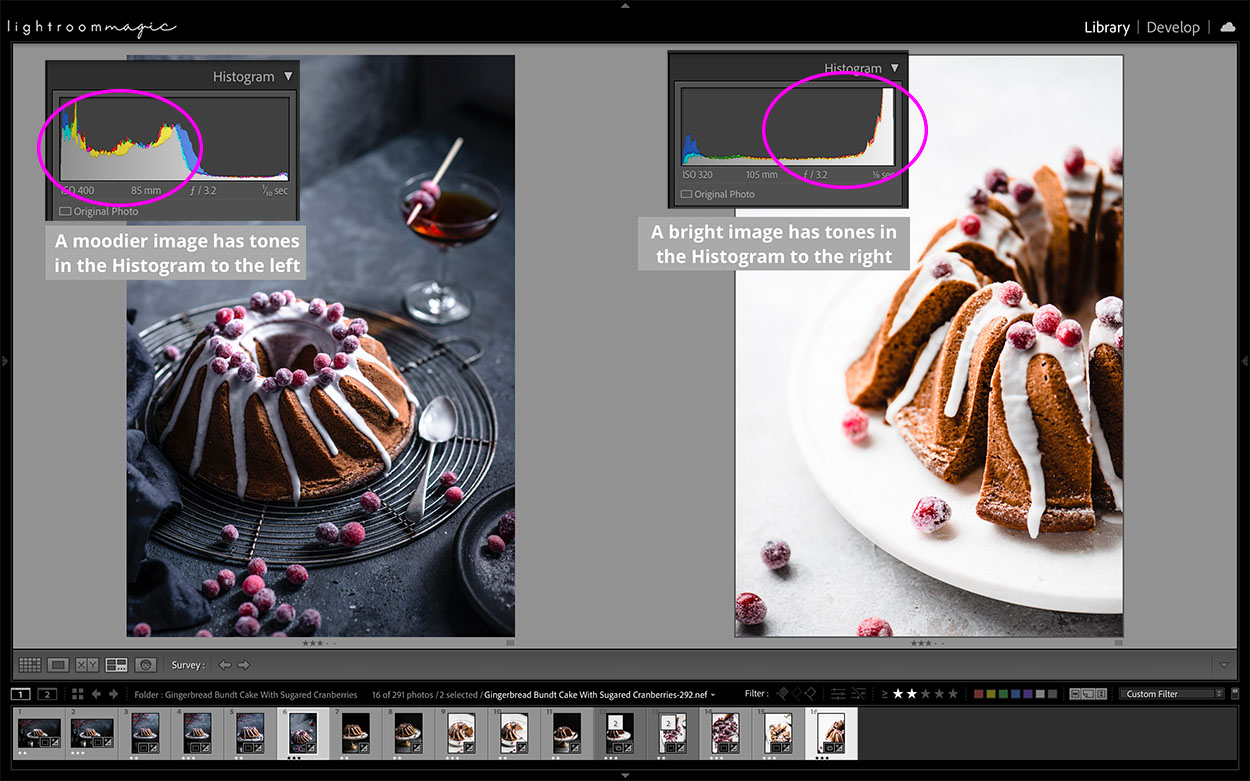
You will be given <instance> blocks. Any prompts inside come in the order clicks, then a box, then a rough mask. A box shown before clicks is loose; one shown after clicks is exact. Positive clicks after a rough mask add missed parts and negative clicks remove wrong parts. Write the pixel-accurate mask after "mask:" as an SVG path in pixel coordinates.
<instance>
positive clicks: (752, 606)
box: [734, 591, 768, 625]
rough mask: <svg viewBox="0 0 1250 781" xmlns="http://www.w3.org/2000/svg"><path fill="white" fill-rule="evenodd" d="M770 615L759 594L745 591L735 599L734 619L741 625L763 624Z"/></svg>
mask: <svg viewBox="0 0 1250 781" xmlns="http://www.w3.org/2000/svg"><path fill="white" fill-rule="evenodd" d="M766 615H768V607H767V606H765V605H764V600H762V599H760V596H759V594H752V593H751V592H750V591H744V592H742V593H741V594H739V595H738V596H737V597H736V598H735V599H734V619H736V620H737V621H738V623H740V624H748V625H750V624H762V623H764V616H766Z"/></svg>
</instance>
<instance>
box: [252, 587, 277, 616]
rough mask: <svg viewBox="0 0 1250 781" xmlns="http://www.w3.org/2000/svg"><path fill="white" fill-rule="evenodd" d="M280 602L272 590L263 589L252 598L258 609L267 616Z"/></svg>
mask: <svg viewBox="0 0 1250 781" xmlns="http://www.w3.org/2000/svg"><path fill="white" fill-rule="evenodd" d="M277 601H278V595H277V594H275V593H273V589H271V588H262V589H261V590H260V591H257V592H256V596H254V597H252V602H253V603H254V604H255V605H256V609H257V610H259V611H260V612H261V614H262V615H263V614H265V613H268V612H269V609H270V608H272V607H273V606H274V605H275V604H276V603H277Z"/></svg>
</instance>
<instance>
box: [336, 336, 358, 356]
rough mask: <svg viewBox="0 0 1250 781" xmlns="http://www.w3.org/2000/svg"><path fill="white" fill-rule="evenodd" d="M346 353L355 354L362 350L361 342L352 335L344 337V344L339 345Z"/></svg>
mask: <svg viewBox="0 0 1250 781" xmlns="http://www.w3.org/2000/svg"><path fill="white" fill-rule="evenodd" d="M339 346H340V347H342V349H343V352H345V353H354V352H356V351H357V350H359V349H360V340H359V339H357V338H356V337H355V336H353V335H352V334H348V335H347V336H345V337H343V343H342V344H341V345H339Z"/></svg>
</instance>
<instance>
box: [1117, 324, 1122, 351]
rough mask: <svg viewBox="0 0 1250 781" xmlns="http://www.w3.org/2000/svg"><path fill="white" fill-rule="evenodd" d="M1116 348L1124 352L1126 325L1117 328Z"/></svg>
mask: <svg viewBox="0 0 1250 781" xmlns="http://www.w3.org/2000/svg"><path fill="white" fill-rule="evenodd" d="M1115 349H1117V350H1119V351H1120V352H1124V326H1120V327H1119V328H1117V329H1115Z"/></svg>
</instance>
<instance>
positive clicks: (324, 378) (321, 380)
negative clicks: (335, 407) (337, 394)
mask: <svg viewBox="0 0 1250 781" xmlns="http://www.w3.org/2000/svg"><path fill="white" fill-rule="evenodd" d="M337 377H338V374H336V373H335V371H334V369H331V368H330V367H329V366H327V367H325V368H324V369H321V370H319V371H318V372H317V384H318V385H320V386H321V387H323V388H325V387H328V386H330V385H333V384H334V380H335V379H336V378H337Z"/></svg>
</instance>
